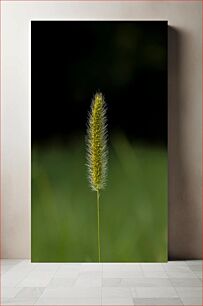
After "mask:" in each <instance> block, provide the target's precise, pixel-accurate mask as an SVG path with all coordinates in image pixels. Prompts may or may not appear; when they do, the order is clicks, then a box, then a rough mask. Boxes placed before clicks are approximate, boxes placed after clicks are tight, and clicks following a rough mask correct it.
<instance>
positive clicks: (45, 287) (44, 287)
mask: <svg viewBox="0 0 203 306" xmlns="http://www.w3.org/2000/svg"><path fill="white" fill-rule="evenodd" d="M58 270H59V266H58V267H57V269H56V271H55V273H54V274H53V276H52V278H51V279H50V281H49V283H50V282H51V280H52V279H53V278H54V276H55V275H56V273H57V271H58ZM47 286H48V285H47ZM47 286H45V287H44V290H45V289H46V288H47ZM43 293H44V291H43V292H42V293H41V295H40V296H39V297H38V298H37V300H36V302H35V303H34V304H33V305H36V303H37V302H38V301H39V299H40V298H41V296H42V294H43Z"/></svg>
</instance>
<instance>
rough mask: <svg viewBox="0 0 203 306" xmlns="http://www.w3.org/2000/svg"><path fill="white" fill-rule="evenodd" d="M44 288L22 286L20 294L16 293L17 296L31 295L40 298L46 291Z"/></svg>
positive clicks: (26, 296)
mask: <svg viewBox="0 0 203 306" xmlns="http://www.w3.org/2000/svg"><path fill="white" fill-rule="evenodd" d="M44 289H45V288H42V287H39V288H37V287H34V288H31V287H26V288H22V289H21V290H20V291H19V292H18V294H17V295H16V298H29V297H32V298H34V297H37V298H39V297H40V296H41V295H42V293H43V292H44Z"/></svg>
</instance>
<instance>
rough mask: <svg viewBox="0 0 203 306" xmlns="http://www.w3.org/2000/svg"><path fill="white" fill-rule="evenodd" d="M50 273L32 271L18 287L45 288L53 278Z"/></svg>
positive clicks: (52, 273)
mask: <svg viewBox="0 0 203 306" xmlns="http://www.w3.org/2000/svg"><path fill="white" fill-rule="evenodd" d="M53 275H54V272H52V271H32V272H31V273H29V275H28V276H27V277H25V278H24V279H23V280H22V281H21V282H20V283H19V284H18V286H20V287H46V286H47V285H48V284H49V282H50V280H51V279H52V278H53Z"/></svg>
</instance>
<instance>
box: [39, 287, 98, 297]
mask: <svg viewBox="0 0 203 306" xmlns="http://www.w3.org/2000/svg"><path fill="white" fill-rule="evenodd" d="M41 297H48V298H52V297H53V298H67V297H70V298H76V297H78V298H86V297H94V298H99V297H101V288H97V287H93V288H89V287H72V288H71V287H69V288H63V289H61V288H58V289H45V290H44V292H43V294H42V296H41Z"/></svg>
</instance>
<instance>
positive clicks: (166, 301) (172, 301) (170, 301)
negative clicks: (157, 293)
mask: <svg viewBox="0 0 203 306" xmlns="http://www.w3.org/2000/svg"><path fill="white" fill-rule="evenodd" d="M133 301H134V305H150V306H152V305H154V306H156V305H162V306H163V305H170V306H173V305H174V306H176V305H183V303H182V301H181V299H180V298H134V299H133Z"/></svg>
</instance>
